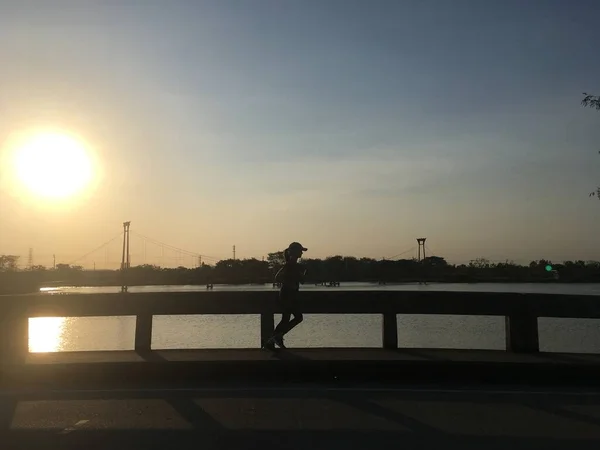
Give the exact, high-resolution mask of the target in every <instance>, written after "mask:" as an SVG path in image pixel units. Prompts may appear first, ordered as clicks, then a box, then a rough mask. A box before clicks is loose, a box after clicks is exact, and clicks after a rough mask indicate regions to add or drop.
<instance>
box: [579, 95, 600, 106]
mask: <svg viewBox="0 0 600 450" xmlns="http://www.w3.org/2000/svg"><path fill="white" fill-rule="evenodd" d="M583 96H584V97H583V100H581V104H582V105H583V106H584V107H586V108H594V109H597V110H599V111H600V96H598V95H590V94H587V93H585V92H584V93H583Z"/></svg>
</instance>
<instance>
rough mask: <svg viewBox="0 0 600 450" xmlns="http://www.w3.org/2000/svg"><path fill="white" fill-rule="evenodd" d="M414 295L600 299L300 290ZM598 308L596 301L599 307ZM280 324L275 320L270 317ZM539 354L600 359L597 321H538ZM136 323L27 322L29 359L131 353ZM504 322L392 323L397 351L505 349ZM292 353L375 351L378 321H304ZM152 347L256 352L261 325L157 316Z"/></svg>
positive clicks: (588, 287) (314, 317)
mask: <svg viewBox="0 0 600 450" xmlns="http://www.w3.org/2000/svg"><path fill="white" fill-rule="evenodd" d="M331 289H335V290H342V291H343V290H419V291H455V292H461V291H462V292H465V291H468V292H515V293H517V292H518V293H555V294H579V295H592V296H600V284H596V283H589V284H554V283H549V284H535V283H523V284H517V283H514V284H511V283H472V284H471V283H469V284H459V283H457V284H428V285H419V284H418V283H414V284H396V285H387V286H378V285H376V284H367V283H342V286H340V287H336V288H326V287H322V286H318V287H317V286H314V285H304V286H302V290H331ZM203 290H205V288H203V287H202V286H138V287H131V288H129V292H132V293H133V292H156V291H160V292H181V291H203ZM214 290H215V291H222V290H236V291H239V290H242V291H249V290H253V291H254V290H263V291H271V292H273V295H276V294H275V292H276V289H273V288H272V287H271V286H270V285H252V286H250V285H246V286H219V285H215V287H214ZM43 291H44V292H45V293H46V294H47V295H52V294H55V293H110V292H119V291H120V287H67V286H65V287H59V288H48V289H44V290H43ZM598 301H600V297H599V299H598ZM276 320H279V317H276ZM539 321H540V322H539V328H540V347H541V350H542V351H564V352H583V353H587V352H590V353H600V321H599V320H595V319H549V318H540V319H539ZM134 333H135V317H87V318H63V317H52V318H32V319H30V335H29V348H30V351H32V352H55V351H78V350H128V349H132V348H133V341H134ZM504 339H505V333H504V318H502V317H487V316H484V317H470V316H446V315H444V316H440V315H398V340H399V345H400V346H401V347H413V348H426V347H437V348H476V349H498V350H500V349H504ZM286 344H287V345H288V346H290V347H379V346H381V317H380V315H368V314H348V315H323V314H307V315H305V320H304V322H303V323H302V324H300V325H299V326H298V327H297V328H296V329H294V330H293V331H292V332H291V333H290V334H289V335H288V336H287V337H286ZM152 346H153V348H155V349H168V348H256V347H259V346H260V318H259V316H247V315H240V316H236V315H223V316H219V315H216V316H215V315H210V316H156V317H155V318H154V329H153V337H152Z"/></svg>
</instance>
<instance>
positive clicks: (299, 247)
mask: <svg viewBox="0 0 600 450" xmlns="http://www.w3.org/2000/svg"><path fill="white" fill-rule="evenodd" d="M288 248H289V249H290V250H301V251H303V252H306V251H308V249H307V248H306V247H303V246H302V244H300V243H299V242H292V243H291V244H290V246H289V247H288Z"/></svg>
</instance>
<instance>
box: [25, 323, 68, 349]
mask: <svg viewBox="0 0 600 450" xmlns="http://www.w3.org/2000/svg"><path fill="white" fill-rule="evenodd" d="M64 327H65V318H64V317H35V318H31V319H29V351H30V352H32V353H46V352H57V351H59V350H60V349H61V348H62V335H63V332H64Z"/></svg>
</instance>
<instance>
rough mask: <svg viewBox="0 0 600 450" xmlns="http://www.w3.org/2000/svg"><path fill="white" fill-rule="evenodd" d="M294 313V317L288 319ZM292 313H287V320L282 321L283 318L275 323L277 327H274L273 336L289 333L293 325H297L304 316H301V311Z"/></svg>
mask: <svg viewBox="0 0 600 450" xmlns="http://www.w3.org/2000/svg"><path fill="white" fill-rule="evenodd" d="M292 314H293V315H294V318H293V319H292V320H290V316H291V315H292ZM292 314H289V313H288V314H287V318H288V321H287V322H285V323H284V322H283V320H282V321H281V322H280V323H279V325H277V328H275V333H274V335H275V336H281V337H283V336H285V335H286V334H287V333H289V332H290V331H291V330H292V328H294V327H295V326H297V325H299V324H300V323H301V322H302V321H303V320H304V317H303V316H302V313H298V312H295V313H292Z"/></svg>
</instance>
